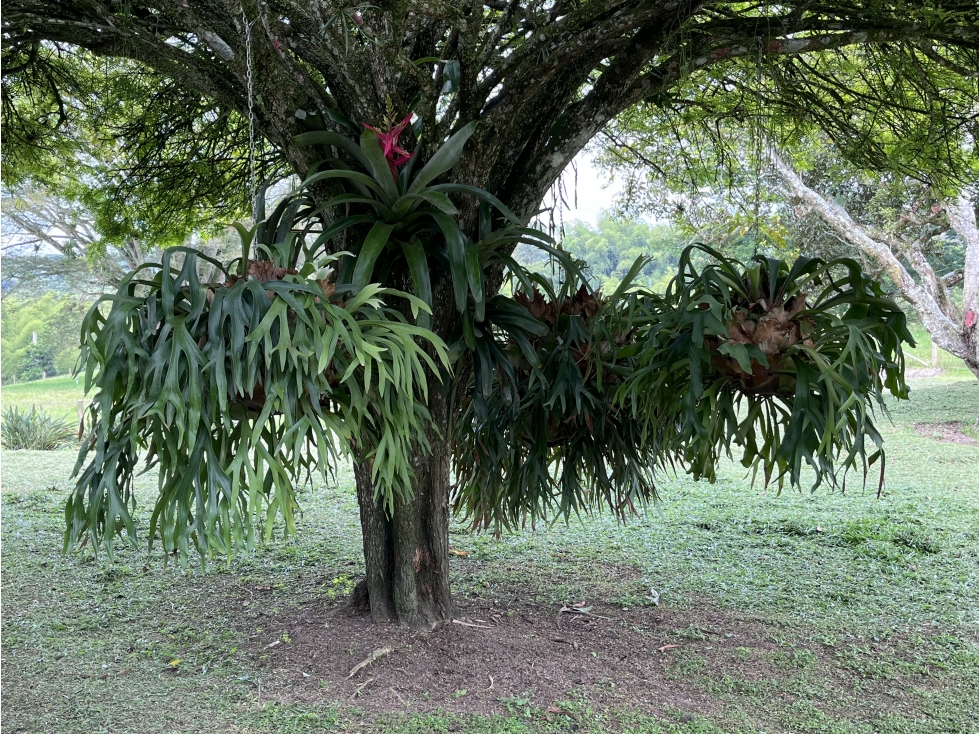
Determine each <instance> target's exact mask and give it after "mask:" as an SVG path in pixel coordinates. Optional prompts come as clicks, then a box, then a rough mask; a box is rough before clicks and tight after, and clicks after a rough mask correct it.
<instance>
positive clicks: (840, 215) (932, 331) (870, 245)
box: [769, 150, 979, 378]
mask: <svg viewBox="0 0 979 734" xmlns="http://www.w3.org/2000/svg"><path fill="white" fill-rule="evenodd" d="M769 157H770V159H771V161H772V164H773V166H774V168H775V171H776V173H777V174H778V176H779V178H780V179H781V180H782V182H783V184H784V185H785V187H786V189H787V190H788V192H789V194H790V195H791V196H793V197H795V198H797V199H799V200H801V201H802V202H804V203H805V205H806V206H807V207H808V208H809V209H811V210H812V211H814V212H816V213H817V214H818V215H819V217H820V218H821V219H822V220H823V222H825V223H826V224H827V225H828V226H829V227H831V228H832V229H833V230H834V231H835V232H836V233H837V234H838V235H839V236H840V237H842V238H843V239H844V240H845V241H846V242H849V243H850V244H852V245H853V246H854V247H856V248H857V249H859V250H860V251H861V252H863V253H865V254H866V255H867V256H869V257H871V258H872V259H873V260H875V261H876V262H877V263H878V264H880V266H881V267H883V268H884V270H885V271H886V272H887V274H888V275H889V276H890V278H891V280H892V281H893V282H894V285H895V286H896V287H897V288H898V290H900V292H901V294H902V295H903V296H904V297H905V298H907V299H908V301H910V302H911V305H912V306H914V309H915V311H917V312H918V315H919V316H920V317H921V321H922V322H923V323H924V326H925V330H926V331H927V332H928V335H929V336H930V337H931V338H932V341H933V342H934V343H935V344H937V345H938V346H939V347H940V348H941V349H944V350H945V351H946V352H948V353H949V354H952V355H954V356H956V357H958V358H960V359H961V360H963V361H964V362H965V364H966V366H967V367H968V368H969V369H970V370H972V372H973V373H974V374H975V375H976V377H977V378H979V328H977V326H976V321H975V314H976V313H977V312H979V304H977V302H976V297H977V293H979V230H977V227H976V211H975V205H974V204H973V203H972V201H971V199H970V197H969V194H968V193H967V192H965V191H963V192H962V193H961V194H960V195H959V196H958V197H957V198H956V199H955V201H952V202H946V205H945V207H946V212H947V214H948V219H949V222H950V224H951V225H952V227H953V229H955V231H956V232H957V233H958V234H959V236H960V237H962V238H963V240H965V245H966V258H965V268H964V269H963V272H962V274H961V276H962V277H961V282H962V283H963V293H962V295H963V300H962V307H961V308H960V307H959V306H958V305H957V304H956V302H955V300H954V299H953V298H951V297H950V294H949V293H948V288H949V284H948V283H947V282H946V280H945V279H943V278H940V277H938V275H937V274H936V273H935V271H934V269H933V268H932V267H931V265H930V263H929V262H928V259H927V258H926V257H925V255H924V254H923V253H922V251H921V243H919V242H903V241H898V240H896V238H894V237H893V236H891V235H886V234H883V233H879V232H873V233H872V232H869V231H868V230H867V228H866V227H863V226H861V225H860V224H858V223H857V222H855V221H854V220H853V218H852V217H851V216H850V215H849V213H848V212H847V211H846V210H845V209H844V208H843V207H842V206H840V205H839V204H837V203H836V202H835V201H833V200H832V199H828V198H826V197H824V196H822V195H821V194H819V193H818V192H816V191H814V190H813V189H811V188H810V187H809V186H807V185H806V184H805V183H804V182H803V180H802V177H801V176H799V174H798V173H797V172H796V171H795V169H794V168H793V167H792V166H791V165H790V164H789V163H788V162H787V161H786V160H785V158H783V157H782V156H781V155H780V154H779V153H778V152H776V151H775V150H770V151H769ZM902 257H904V258H905V259H906V260H907V262H908V265H909V266H910V268H911V270H909V269H908V267H906V266H905V264H904V263H903V262H902V261H901V258H902ZM914 274H916V275H917V276H918V278H917V280H916V279H915V278H914ZM956 281H957V282H958V278H956ZM970 311H971V312H972V314H973V315H972V316H970V315H969V314H970Z"/></svg>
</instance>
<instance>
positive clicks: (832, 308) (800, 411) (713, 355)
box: [618, 245, 914, 486]
mask: <svg viewBox="0 0 979 734" xmlns="http://www.w3.org/2000/svg"><path fill="white" fill-rule="evenodd" d="M698 250H699V251H701V252H703V253H705V254H707V255H708V256H710V257H711V258H712V260H713V261H712V262H709V263H708V264H707V265H705V266H704V267H702V268H700V269H698V268H697V267H696V266H695V264H694V261H693V256H694V254H695V253H696V252H697V251H698ZM638 305H639V313H638V314H637V320H636V323H637V326H639V329H638V332H637V335H636V346H637V348H638V352H637V359H638V363H637V366H636V369H635V371H633V372H632V373H631V374H630V375H629V376H628V377H627V379H626V380H625V381H624V382H623V384H622V386H621V387H620V389H619V394H618V402H619V403H620V404H622V405H629V406H631V409H632V410H633V411H634V412H635V414H636V415H638V416H642V417H643V420H644V421H645V431H646V441H647V442H652V443H654V444H657V445H660V446H662V447H663V450H664V451H666V452H667V453H668V454H669V455H670V456H671V457H675V459H676V460H677V461H679V462H681V463H683V464H685V465H686V466H687V467H688V469H689V471H690V473H691V474H692V475H693V476H694V477H695V478H697V479H699V478H701V477H706V478H707V479H709V480H710V481H714V479H715V478H716V467H717V463H718V461H719V459H720V457H721V454H722V453H724V454H727V455H731V452H732V448H735V449H738V450H740V451H741V452H742V457H741V463H742V464H743V465H744V466H745V467H751V468H754V469H758V468H760V469H761V470H762V471H763V473H764V478H765V481H766V483H767V482H769V481H771V479H772V478H773V477H774V478H776V479H777V480H778V481H779V483H780V484H779V486H781V483H782V481H783V480H784V478H785V477H786V476H787V477H788V479H789V481H790V483H791V484H792V485H798V484H800V482H801V480H802V476H801V470H802V465H803V463H805V464H807V465H808V466H809V467H810V468H811V469H812V470H813V471H814V472H815V485H814V486H818V485H819V484H820V483H821V482H823V481H829V482H830V483H833V484H835V483H836V482H837V480H838V473H839V471H840V470H842V471H843V478H844V481H845V476H846V473H847V472H848V471H849V470H850V469H854V468H858V467H859V468H860V469H861V470H862V471H863V473H864V475H866V471H867V468H868V465H872V464H874V463H876V462H877V461H878V460H879V461H880V479H879V485H878V486H882V484H883V479H884V453H883V439H882V438H881V435H880V433H879V432H878V431H877V429H876V427H875V425H874V422H873V412H874V406H877V407H878V408H880V409H881V410H882V411H884V410H886V408H885V406H884V402H883V391H884V389H887V390H889V391H890V392H891V393H892V394H893V395H895V396H896V397H899V398H906V397H907V394H908V388H907V385H906V384H905V382H904V355H903V351H902V348H901V345H902V342H906V343H909V344H911V345H913V344H914V340H913V338H912V336H911V333H910V332H909V331H908V329H907V322H906V317H905V315H904V313H903V312H902V311H901V310H900V308H899V307H898V305H897V304H896V303H895V302H894V301H893V300H892V299H890V298H887V297H885V296H884V294H883V291H882V289H881V287H880V285H878V284H877V283H876V282H874V281H873V280H871V279H869V278H866V277H864V276H863V275H862V273H861V271H860V266H859V264H858V263H857V262H855V261H853V260H850V259H846V258H844V259H840V260H834V261H832V262H825V261H823V260H819V259H811V258H806V257H800V258H799V259H798V260H796V261H795V262H794V263H793V264H791V265H789V264H788V263H786V262H783V261H781V260H777V259H774V258H762V257H759V258H755V259H754V260H753V261H752V262H751V263H749V264H747V265H745V264H742V263H739V262H737V261H734V260H729V259H727V258H725V257H723V256H722V255H721V254H720V253H718V252H716V251H715V250H712V249H710V248H708V247H705V246H702V245H699V246H691V247H688V248H687V249H686V250H685V251H684V253H683V255H682V256H681V258H680V261H679V273H678V275H677V276H676V278H675V279H674V280H673V281H672V282H671V283H670V286H669V288H668V289H667V292H666V294H665V296H662V297H657V296H652V295H648V296H646V297H644V298H642V299H640V301H639V304H638ZM868 439H869V442H870V444H872V446H870V447H868V445H867V442H868Z"/></svg>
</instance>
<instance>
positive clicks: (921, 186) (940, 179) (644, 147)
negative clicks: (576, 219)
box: [604, 115, 979, 375]
mask: <svg viewBox="0 0 979 734" xmlns="http://www.w3.org/2000/svg"><path fill="white" fill-rule="evenodd" d="M769 122H771V121H769ZM672 125H673V122H672V121H671V120H669V119H665V118H663V117H662V116H659V117H657V116H652V115H651V116H649V117H647V118H644V119H640V118H638V117H633V118H630V119H629V120H628V121H622V122H620V123H619V127H618V129H617V130H616V131H614V132H613V133H611V134H610V136H609V140H610V141H611V139H612V138H614V139H615V140H616V141H617V143H618V144H617V145H610V146H609V147H608V148H606V151H605V154H604V161H605V163H606V165H607V166H609V167H610V168H612V169H614V170H618V171H619V172H621V173H623V174H624V175H625V177H626V179H627V186H626V194H625V201H624V202H623V205H624V207H625V208H626V209H627V210H630V211H632V212H633V213H639V212H655V213H657V214H659V215H661V216H669V217H670V218H671V219H673V220H674V221H677V222H678V223H680V224H681V226H683V227H684V228H686V230H687V231H688V232H690V233H691V234H693V235H694V236H696V237H698V238H702V239H704V240H706V241H710V242H716V243H718V244H722V243H723V245H724V246H725V247H726V248H727V249H728V250H729V251H731V252H734V253H737V254H738V255H740V256H742V257H743V256H745V255H747V254H750V253H752V252H756V251H761V252H776V253H779V252H781V253H785V252H800V253H804V254H809V255H814V256H820V257H829V258H833V257H842V256H848V257H857V258H858V259H860V261H861V262H862V263H863V264H864V267H865V270H866V271H867V272H869V273H874V274H875V275H876V276H877V277H882V278H884V279H886V280H887V282H888V283H889V284H890V285H891V287H892V288H894V289H895V290H896V291H897V292H898V293H900V295H901V296H902V297H903V298H905V299H906V300H907V302H908V303H909V304H910V305H911V307H912V308H913V309H914V310H915V312H916V313H917V314H918V316H919V317H920V318H921V320H922V323H923V324H924V326H925V328H926V330H927V332H928V334H929V335H930V336H931V338H932V340H933V341H934V343H935V344H937V346H938V347H940V348H941V349H944V350H945V351H947V352H949V353H950V354H952V355H954V356H956V357H958V358H960V359H962V360H963V361H964V362H965V364H966V365H967V366H968V367H969V369H970V370H972V371H973V372H974V373H976V374H977V375H979V370H977V367H979V353H977V351H976V350H977V348H979V339H977V337H979V332H977V330H976V329H975V323H976V314H977V313H979V303H977V294H979V270H977V268H979V237H977V236H976V225H975V219H976V214H975V212H976V208H977V207H979V198H976V193H975V190H976V189H975V186H976V183H977V182H979V167H977V165H976V162H975V161H976V160H979V159H976V158H971V157H970V155H971V153H972V152H974V150H975V145H974V142H972V141H971V140H969V139H965V140H964V141H963V146H962V150H961V151H959V152H958V153H957V155H959V156H961V157H962V159H961V163H962V171H963V176H965V177H966V178H965V182H955V181H953V180H949V179H948V178H947V171H945V170H941V171H929V170H927V169H923V168H922V169H918V170H916V172H915V175H914V176H911V175H910V174H907V173H904V172H902V170H901V168H902V167H901V166H900V165H892V166H890V167H887V161H884V162H883V165H880V164H879V165H878V166H877V167H876V169H867V168H861V167H859V166H858V165H855V164H854V163H853V162H852V161H851V160H848V159H847V157H846V156H848V155H849V156H851V158H852V157H853V154H852V152H848V151H847V150H845V149H842V150H841V149H840V148H839V147H838V146H836V145H835V144H833V143H832V142H830V141H827V139H826V138H825V137H824V136H822V135H821V134H820V133H819V131H818V129H814V126H810V130H811V134H809V135H806V136H804V137H802V138H800V139H798V140H795V139H793V138H791V137H786V138H784V141H785V142H784V143H783V147H782V148H781V149H780V150H776V149H775V148H774V147H773V145H772V143H771V142H770V141H769V139H768V131H767V130H758V129H754V128H752V127H751V126H747V127H746V126H744V125H741V124H738V123H736V122H735V121H733V120H730V121H728V122H727V123H725V124H724V125H720V124H718V125H717V126H716V127H715V128H714V129H712V130H711V135H710V136H707V137H704V136H701V135H699V132H700V130H699V129H698V125H697V124H695V123H691V124H690V128H689V129H688V130H687V131H686V132H687V133H689V135H690V141H689V145H688V146H687V147H686V148H685V149H684V151H683V153H682V154H679V155H677V154H674V155H673V156H672V157H669V158H667V157H666V156H664V155H661V154H662V153H663V150H662V149H663V147H664V145H663V142H662V141H663V132H664V130H663V129H664V127H668V126H672ZM719 131H723V132H724V133H725V134H724V136H723V138H719V137H717V133H718V132H719ZM681 134H682V133H681ZM654 159H656V160H661V161H663V164H662V165H657V167H656V168H653V167H652V166H651V161H652V160H654ZM858 160H859V159H858ZM970 314H971V315H970Z"/></svg>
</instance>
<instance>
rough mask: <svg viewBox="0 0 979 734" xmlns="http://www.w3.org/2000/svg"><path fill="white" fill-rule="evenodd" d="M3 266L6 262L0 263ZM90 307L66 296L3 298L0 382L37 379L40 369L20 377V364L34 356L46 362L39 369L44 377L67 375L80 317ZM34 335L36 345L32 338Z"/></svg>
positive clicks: (74, 352) (75, 351)
mask: <svg viewBox="0 0 979 734" xmlns="http://www.w3.org/2000/svg"><path fill="white" fill-rule="evenodd" d="M4 264H5V265H6V263H4ZM90 305H91V304H90V303H89V302H85V301H81V300H80V299H78V298H75V297H72V296H70V295H58V294H55V293H47V294H44V295H43V296H41V297H39V298H19V297H17V296H5V297H4V299H3V312H2V319H3V334H2V337H3V344H2V348H0V349H2V362H0V363H2V366H3V381H4V382H8V381H10V380H13V379H18V380H27V379H34V380H36V379H40V377H41V374H40V370H38V371H36V373H32V374H33V376H27V375H25V374H24V372H23V370H24V365H25V363H26V362H28V361H31V360H32V359H33V357H32V356H31V355H34V354H38V353H40V354H43V355H45V357H46V358H47V359H48V360H50V363H48V362H45V365H48V364H50V366H52V367H53V368H54V369H51V368H50V367H41V368H40V369H44V370H45V371H46V372H47V373H48V377H51V376H52V375H53V374H57V373H62V374H63V373H66V372H71V370H72V369H73V368H74V367H75V362H76V361H77V359H78V334H79V332H80V331H81V325H82V318H83V317H84V315H85V312H86V311H87V310H88V308H89V306H90ZM35 334H37V344H35V343H34V335H35Z"/></svg>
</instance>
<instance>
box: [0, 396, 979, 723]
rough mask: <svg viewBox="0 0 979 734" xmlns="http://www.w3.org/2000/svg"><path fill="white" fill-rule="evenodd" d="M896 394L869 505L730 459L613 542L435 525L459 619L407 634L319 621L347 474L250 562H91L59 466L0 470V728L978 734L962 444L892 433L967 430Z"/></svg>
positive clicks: (976, 603) (941, 401) (349, 527)
mask: <svg viewBox="0 0 979 734" xmlns="http://www.w3.org/2000/svg"><path fill="white" fill-rule="evenodd" d="M912 395H913V402H912V403H911V404H910V405H907V404H905V405H897V406H894V407H893V408H892V413H893V415H894V418H895V424H894V426H888V425H887V424H886V423H885V424H884V425H883V426H882V429H883V431H884V432H885V437H886V440H887V448H888V452H889V453H888V468H887V487H886V490H885V493H884V496H883V498H882V499H880V500H878V499H877V498H876V496H875V489H876V477H873V478H872V479H871V484H872V486H871V487H870V488H868V489H867V490H861V489H860V488H859V486H857V484H856V483H851V488H850V489H848V491H847V494H846V495H845V496H840V495H839V494H838V493H836V494H833V493H830V492H828V491H825V490H820V491H819V492H817V493H815V494H812V495H809V494H802V495H797V494H795V493H793V492H789V491H786V492H785V493H784V494H783V495H781V496H777V495H776V493H775V492H774V491H765V490H763V489H762V488H760V487H751V486H750V485H749V484H747V483H746V482H745V481H744V478H743V474H742V471H741V470H740V469H739V468H737V467H733V466H732V467H728V468H727V469H726V470H725V472H724V473H723V477H722V481H720V482H719V483H718V484H717V485H713V486H711V485H706V484H698V483H694V482H691V481H688V480H687V479H685V478H678V479H675V480H669V481H665V482H664V483H663V486H662V487H661V491H662V494H663V497H664V500H663V503H662V505H661V506H660V507H659V508H656V509H652V510H650V512H649V513H648V514H646V515H644V516H643V517H640V518H636V519H634V520H633V521H632V522H630V523H629V524H628V525H626V526H624V527H623V526H619V525H617V524H616V523H615V521H614V520H613V519H612V518H609V517H606V516H598V517H595V518H589V519H587V520H586V521H585V522H584V523H582V524H572V525H571V526H569V527H563V526H555V527H552V528H545V529H540V530H538V531H537V532H524V533H514V534H511V535H506V536H504V537H503V538H500V539H495V538H492V537H490V536H485V535H482V536H474V535H472V534H471V533H469V532H468V531H467V529H466V528H465V527H464V526H462V525H453V527H452V528H451V540H452V543H453V545H454V546H455V547H456V548H458V549H460V550H461V551H464V552H466V553H468V555H467V556H466V557H453V559H452V581H453V591H454V596H455V599H456V601H457V603H458V605H459V609H458V613H457V619H459V620H460V621H463V622H466V623H467V624H468V625H478V626H464V625H460V624H452V625H450V626H447V627H445V628H443V629H440V630H438V631H436V632H435V633H434V634H432V635H429V636H418V635H413V634H410V633H407V632H405V631H403V630H400V629H396V628H390V627H375V626H372V625H370V624H368V622H367V620H366V619H364V618H363V617H348V616H345V615H343V614H342V613H341V611H340V606H341V603H342V601H343V599H344V598H345V597H346V595H347V594H348V593H349V591H350V590H351V589H352V587H353V585H354V583H355V582H356V580H357V579H358V578H359V577H360V575H362V573H363V564H362V559H361V550H360V537H359V534H358V532H357V529H356V515H357V513H356V503H355V496H354V493H353V491H352V488H351V482H350V477H349V476H346V475H344V476H342V477H341V482H340V486H338V487H326V486H317V487H314V488H311V489H307V490H304V492H303V494H302V495H301V497H300V501H301V504H302V506H303V508H304V511H305V512H304V515H303V516H302V517H301V519H300V521H299V525H300V528H299V530H300V532H299V535H298V536H297V537H295V538H291V539H281V538H276V539H275V540H273V541H272V542H271V543H270V544H269V545H267V546H266V547H264V548H261V549H259V550H258V551H257V552H256V553H255V554H253V555H250V556H248V557H244V558H236V559H233V560H232V561H231V562H230V563H226V562H225V561H222V560H221V559H215V561H213V562H212V563H211V564H210V565H209V566H208V569H207V571H206V572H202V571H201V569H200V567H199V566H196V567H195V566H191V567H188V568H187V569H186V570H181V569H179V568H175V567H174V566H173V564H170V565H166V564H165V563H164V560H163V559H162V558H161V557H160V556H159V555H156V554H152V555H148V554H147V553H146V552H145V550H144V549H139V550H132V549H129V548H125V547H123V548H120V549H119V553H118V559H117V562H116V563H115V565H113V566H108V565H105V564H104V563H102V562H101V561H96V560H95V559H94V558H93V557H92V556H91V555H90V553H83V554H82V555H80V556H75V557H72V558H64V557H62V556H61V555H60V552H59V551H60V545H61V533H62V523H63V517H64V516H63V504H62V503H63V500H64V496H65V492H66V490H67V488H68V486H69V481H68V475H69V473H70V470H71V467H72V464H73V456H72V455H71V453H69V452H51V453H45V454H39V453H32V452H3V454H2V456H0V468H2V473H3V476H2V489H3V498H2V502H3V504H2V520H3V526H2V533H3V536H2V540H3V548H2V550H3V579H2V581H3V600H2V601H3V610H2V611H3V619H2V625H3V628H2V632H3V634H2V646H3V660H2V665H3V681H2V704H3V706H2V717H3V720H2V725H3V731H4V732H5V734H8V733H12V732H22V733H25V734H26V733H28V732H29V733H31V734H34V733H35V732H45V733H47V732H52V733H54V734H67V733H69V732H71V733H75V732H78V733H79V734H81V733H83V732H84V733H85V734H92V733H97V732H111V733H112V734H122V733H125V732H132V733H134V734H135V733H137V732H138V733H140V734H142V733H143V732H153V733H154V734H155V733H156V732H175V733H177V732H179V733H184V732H230V733H237V734H272V733H273V732H275V733H276V734H280V733H281V734H305V733H307V732H309V733H312V732H346V731H354V732H381V731H383V732H385V733H390V734H409V733H415V732H417V733H418V734H421V733H422V732H474V733H476V734H490V733H491V732H492V733H493V734H497V733H498V732H503V733H505V734H525V733H526V734H533V733H546V734H550V733H551V732H569V731H575V732H593V733H595V734H598V733H599V732H601V733H603V734H604V733H605V732H623V733H628V734H663V733H665V732H678V733H682V734H694V733H695V732H696V733H703V732H710V733H712V734H717V733H719V732H723V734H731V733H737V732H744V733H745V734H750V733H760V732H766V734H773V733H777V732H785V733H789V732H791V733H792V734H795V733H797V732H831V733H835V734H852V733H856V734H919V733H925V734H940V733H941V734H946V733H948V734H951V733H955V734H976V732H977V727H976V723H975V716H974V712H975V711H977V710H979V644H977V635H979V593H977V590H979V491H977V485H976V477H977V476H979V449H977V448H976V447H975V446H969V445H959V444H951V443H945V442H942V441H940V440H932V439H931V438H922V437H921V436H920V435H918V434H917V433H916V432H915V428H914V423H931V424H940V423H947V422H949V421H951V420H953V419H958V420H962V416H963V415H974V414H975V413H976V412H977V411H979V383H977V382H976V381H975V380H972V381H971V382H961V383H944V384H940V385H937V386H934V387H931V386H927V385H924V386H923V385H920V384H919V385H915V390H914V392H913V393H912ZM139 481H140V483H141V484H140V487H141V489H140V492H141V496H142V497H143V500H142V504H141V505H140V516H139V522H141V523H143V524H144V526H145V521H146V504H145V500H146V498H147V497H148V496H149V494H150V492H151V490H152V487H153V482H154V478H153V476H152V475H148V476H144V477H142V478H141V479H140V480H139ZM651 587H655V589H656V590H657V592H658V595H659V598H660V605H659V606H656V605H654V603H653V601H652V599H651V598H650V588H651ZM564 605H567V606H568V607H571V608H574V607H581V606H582V605H583V606H584V607H588V608H589V611H590V612H591V613H592V614H593V615H599V616H588V615H583V614H581V613H579V612H573V611H571V612H566V613H563V614H561V613H560V611H559V610H560V609H561V608H562V606H564ZM485 628H489V629H485ZM673 645H676V647H672V646H673ZM382 647H390V648H392V652H391V653H389V654H388V655H386V656H384V657H381V658H380V659H378V660H377V661H376V662H375V663H374V664H373V665H371V666H369V667H367V668H365V669H364V670H362V671H361V672H358V673H357V674H355V675H354V676H353V677H352V678H348V677H347V676H348V674H349V673H350V671H351V669H352V668H353V667H354V666H355V665H357V664H358V663H359V662H361V661H362V660H364V659H365V658H367V657H368V656H369V655H370V654H371V653H372V652H373V651H374V650H377V649H378V648H382ZM304 674H305V675H304ZM491 676H492V680H491V679H490V677H491ZM491 683H492V685H491ZM365 684H366V685H365ZM358 689H359V692H358Z"/></svg>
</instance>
